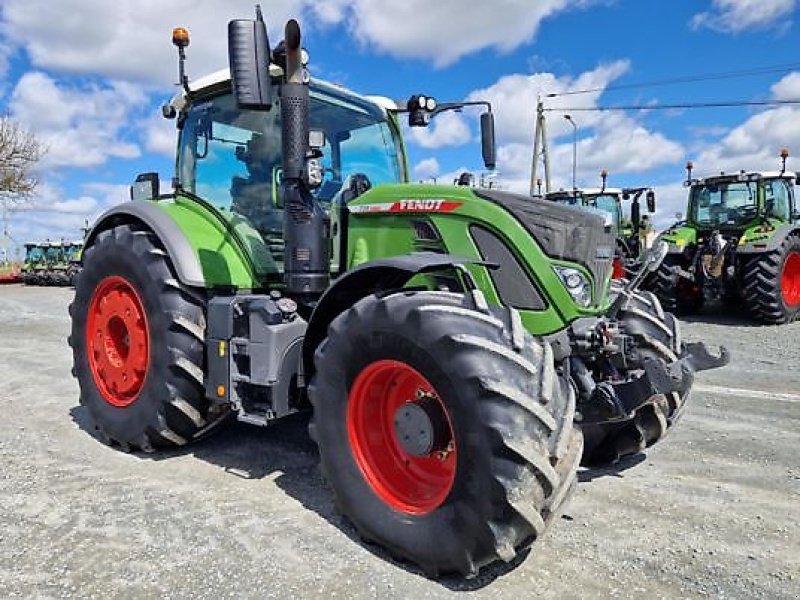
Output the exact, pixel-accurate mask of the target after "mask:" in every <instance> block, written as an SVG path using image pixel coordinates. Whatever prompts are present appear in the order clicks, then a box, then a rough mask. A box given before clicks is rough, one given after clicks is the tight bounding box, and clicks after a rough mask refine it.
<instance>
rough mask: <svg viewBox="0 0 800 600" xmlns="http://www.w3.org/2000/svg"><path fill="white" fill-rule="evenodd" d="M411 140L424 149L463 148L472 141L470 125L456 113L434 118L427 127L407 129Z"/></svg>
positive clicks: (447, 113)
mask: <svg viewBox="0 0 800 600" xmlns="http://www.w3.org/2000/svg"><path fill="white" fill-rule="evenodd" d="M406 132H407V133H408V134H409V135H410V137H411V140H413V141H414V142H416V143H417V144H419V145H420V146H422V147H423V148H429V149H431V148H442V147H444V146H462V145H463V144H466V143H467V142H468V141H470V139H471V137H472V134H471V133H470V129H469V125H467V122H466V121H465V120H464V119H463V118H462V116H461V115H460V114H458V113H456V112H444V113H441V114H439V115H437V116H436V117H434V118H433V120H432V121H431V124H430V125H428V126H427V127H410V128H406Z"/></svg>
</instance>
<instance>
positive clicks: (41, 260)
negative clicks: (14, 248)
mask: <svg viewBox="0 0 800 600" xmlns="http://www.w3.org/2000/svg"><path fill="white" fill-rule="evenodd" d="M46 264H47V260H46V255H45V246H44V244H36V243H33V242H29V243H27V244H25V260H24V262H23V263H22V282H23V283H24V284H25V285H42V284H43V282H44V272H45V270H46Z"/></svg>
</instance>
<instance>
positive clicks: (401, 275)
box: [303, 252, 491, 381]
mask: <svg viewBox="0 0 800 600" xmlns="http://www.w3.org/2000/svg"><path fill="white" fill-rule="evenodd" d="M464 264H485V265H486V264H487V263H481V261H476V260H474V259H469V258H460V257H457V256H452V255H449V254H439V253H435V252H416V253H412V254H406V255H403V256H393V257H389V258H383V259H379V260H374V261H370V262H366V263H363V264H361V265H359V266H358V267H356V268H354V269H352V270H351V271H348V272H347V273H345V274H344V275H342V276H340V277H339V278H338V279H337V280H336V281H335V282H334V283H333V285H331V286H330V287H329V288H328V290H327V291H326V292H325V293H324V294H323V296H322V298H320V300H319V302H318V303H317V306H316V307H315V308H314V312H313V314H312V315H311V319H310V320H309V324H308V330H307V331H306V337H305V341H304V342H303V365H304V373H305V376H306V381H308V379H309V378H310V376H311V374H312V373H313V372H314V352H315V351H316V349H317V346H319V344H321V343H322V340H324V339H325V337H326V336H327V335H328V326H329V325H330V324H331V322H332V321H333V320H334V319H335V318H336V317H337V316H338V315H339V314H340V313H342V312H344V311H345V310H347V309H348V308H350V307H351V306H353V305H354V304H355V303H356V302H358V301H359V300H361V299H362V298H365V297H367V296H369V295H370V294H374V293H377V292H381V291H388V290H396V289H400V288H402V287H403V286H404V285H405V284H406V283H408V281H409V280H410V279H412V278H413V277H414V276H415V275H419V274H422V273H428V272H431V271H440V270H446V269H457V268H458V267H459V265H464ZM487 266H491V265H487Z"/></svg>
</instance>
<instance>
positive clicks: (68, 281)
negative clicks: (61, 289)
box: [61, 241, 83, 285]
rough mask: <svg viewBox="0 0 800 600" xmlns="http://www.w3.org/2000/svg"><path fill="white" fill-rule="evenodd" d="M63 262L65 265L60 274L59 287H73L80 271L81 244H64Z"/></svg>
mask: <svg viewBox="0 0 800 600" xmlns="http://www.w3.org/2000/svg"><path fill="white" fill-rule="evenodd" d="M63 244H64V260H65V261H66V265H65V268H64V272H63V274H62V283H61V285H75V280H76V279H77V277H78V273H79V272H80V270H81V257H82V256H83V242H82V241H81V242H64V243H63Z"/></svg>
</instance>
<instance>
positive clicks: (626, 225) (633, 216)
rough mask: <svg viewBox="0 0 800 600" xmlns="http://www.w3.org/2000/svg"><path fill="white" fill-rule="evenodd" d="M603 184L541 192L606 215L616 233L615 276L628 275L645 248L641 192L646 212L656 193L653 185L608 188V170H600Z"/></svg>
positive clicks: (651, 208)
mask: <svg viewBox="0 0 800 600" xmlns="http://www.w3.org/2000/svg"><path fill="white" fill-rule="evenodd" d="M600 176H601V178H602V180H603V185H602V187H600V188H587V189H575V190H558V191H554V192H548V193H546V194H545V195H544V198H545V199H546V200H550V201H552V202H558V203H559V204H562V205H565V206H576V207H580V208H584V209H588V210H595V211H599V212H601V213H604V214H607V215H608V216H609V219H610V223H611V225H613V226H614V229H615V231H616V232H617V246H616V255H615V258H614V271H613V275H612V276H613V278H614V279H623V278H626V277H629V276H630V275H632V274H633V273H635V272H637V271H638V268H639V266H640V258H641V254H642V251H643V250H644V243H643V241H644V239H643V238H644V235H645V234H646V222H645V221H646V216H644V215H642V208H641V204H640V199H641V197H642V195H644V196H645V198H646V201H647V212H649V213H654V212H655V210H656V195H655V192H654V191H653V189H652V188H648V187H632V188H625V189H620V188H610V187H606V181H607V178H608V171H606V170H605V169H604V170H603V171H601V172H600ZM623 201H624V202H628V201H630V203H631V208H630V216H629V217H626V216H625V210H624V208H623V206H622V203H623ZM643 217H644V218H643Z"/></svg>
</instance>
